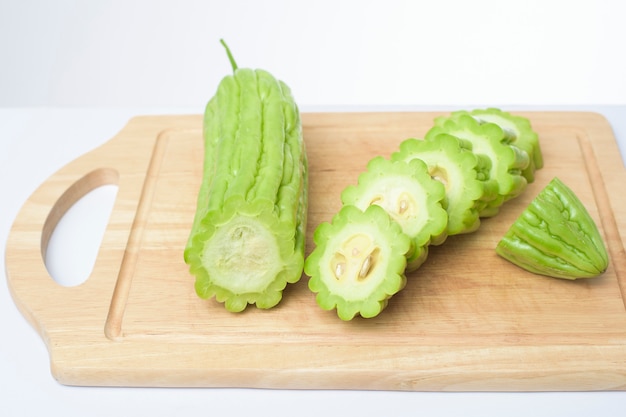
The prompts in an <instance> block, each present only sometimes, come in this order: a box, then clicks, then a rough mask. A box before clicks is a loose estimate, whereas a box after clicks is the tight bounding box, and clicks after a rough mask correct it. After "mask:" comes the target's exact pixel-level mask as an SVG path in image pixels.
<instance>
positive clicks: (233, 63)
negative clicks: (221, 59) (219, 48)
mask: <svg viewBox="0 0 626 417" xmlns="http://www.w3.org/2000/svg"><path fill="white" fill-rule="evenodd" d="M220 43H221V44H222V45H223V46H224V48H225V49H226V54H228V60H229V61H230V66H231V67H233V72H235V71H236V70H237V63H236V62H235V58H233V54H232V53H231V52H230V48H229V47H228V45H226V42H224V39H220Z"/></svg>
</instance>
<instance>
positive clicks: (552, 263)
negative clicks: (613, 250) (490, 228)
mask: <svg viewBox="0 0 626 417" xmlns="http://www.w3.org/2000/svg"><path fill="white" fill-rule="evenodd" d="M496 253H497V254H498V255H500V256H501V257H503V258H504V259H507V260H508V261H510V262H512V263H514V264H515V265H517V266H519V267H521V268H523V269H525V270H527V271H530V272H534V273H536V274H541V275H547V276H551V277H555V278H566V279H577V278H591V277H595V276H598V275H600V274H602V273H603V272H604V271H605V270H606V268H607V267H608V263H609V260H608V254H607V251H606V248H605V246H604V242H603V241H602V237H601V236H600V232H599V231H598V228H597V226H596V224H595V222H594V221H593V219H592V218H591V216H590V215H589V212H588V211H587V210H586V208H585V206H584V205H583V204H582V203H581V201H580V200H579V199H578V197H577V196H576V195H575V194H574V192H573V191H572V190H571V189H570V188H569V187H567V186H566V185H565V184H563V182H561V180H559V179H558V178H554V179H553V180H552V181H551V182H550V183H549V184H548V185H547V186H546V187H545V188H544V189H543V190H542V191H541V192H540V193H539V195H537V197H536V198H535V199H534V200H533V201H532V202H531V204H530V205H529V206H528V207H527V208H526V209H525V210H524V212H523V213H522V214H521V215H520V217H519V218H518V219H517V220H516V221H515V223H513V225H512V226H511V228H510V229H509V230H508V231H507V233H506V234H505V236H504V237H503V238H502V240H501V241H500V242H499V243H498V245H497V246H496Z"/></svg>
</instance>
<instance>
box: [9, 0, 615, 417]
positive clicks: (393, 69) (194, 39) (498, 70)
mask: <svg viewBox="0 0 626 417" xmlns="http://www.w3.org/2000/svg"><path fill="white" fill-rule="evenodd" d="M625 18H626V2H621V1H617V0H616V1H599V0H595V1H593V0H585V1H576V0H570V1H561V0H559V1H550V0H539V1H537V0H524V1H522V0H518V1H504V0H500V1H488V0H474V1H461V0H431V1H429V2H425V1H413V2H409V1H395V0H385V1H378V2H373V1H365V0H362V1H340V0H334V1H327V0H316V1H310V2H306V3H305V2H298V1H286V0H284V1H278V0H272V1H241V0H221V1H186V0H176V1H132V0H131V1H128V0H127V1H115V0H108V1H90V2H86V1H78V0H75V1H70V0H57V1H45V0H13V1H11V0H0V116H1V117H0V121H1V122H2V124H1V125H0V186H1V189H0V192H1V193H2V194H1V195H2V197H0V229H1V230H0V238H1V239H2V240H3V241H2V242H0V248H1V249H2V252H4V246H3V245H4V243H5V242H4V241H5V240H6V236H7V234H8V228H9V227H10V223H11V222H12V220H13V218H14V215H15V214H16V213H17V211H18V210H19V208H20V206H21V204H22V203H23V202H24V200H25V199H26V198H28V196H29V195H30V193H31V192H32V191H33V190H34V188H35V187H36V186H37V185H38V184H40V183H41V182H42V181H43V180H44V179H45V178H47V177H48V176H49V175H51V174H52V173H53V172H54V171H56V170H57V169H58V168H60V167H61V166H62V165H64V164H65V163H67V162H69V161H71V160H72V159H74V158H76V157H78V156H79V155H81V154H82V153H84V152H87V151H89V150H90V149H92V148H93V147H95V146H97V145H99V144H101V143H103V142H104V141H106V140H107V139H108V138H110V137H111V136H112V135H114V134H115V133H116V132H117V130H118V129H120V128H121V127H122V126H123V125H124V123H125V122H126V121H127V119H128V117H129V116H132V115H135V114H139V113H141V114H143V113H163V112H167V113H171V112H194V113H201V112H202V111H203V108H204V105H205V103H206V101H207V100H208V98H209V97H210V96H211V95H212V94H213V92H214V91H215V88H216V86H217V83H218V82H219V80H220V79H221V77H222V76H224V75H225V74H226V73H228V72H229V71H230V67H229V63H228V60H227V58H226V55H225V53H224V50H223V48H222V47H221V45H220V44H219V39H220V38H224V39H225V40H226V41H227V42H228V44H229V45H230V47H231V49H232V50H233V53H234V55H235V58H236V59H237V62H238V63H239V65H240V66H251V67H259V68H264V69H267V70H270V71H271V72H272V73H274V74H275V75H276V76H278V77H279V78H281V79H283V80H284V81H286V82H287V83H288V84H289V85H290V86H291V88H292V90H293V92H294V95H295V96H296V99H297V101H298V103H299V104H300V107H301V108H302V110H304V111H307V110H317V109H331V110H332V109H353V108H356V109H364V108H367V109H372V108H373V109H390V108H420V109H431V108H435V107H437V106H447V107H453V108H459V107H466V106H474V105H476V106H479V105H496V106H502V107H508V106H518V105H519V106H531V107H536V106H538V107H539V108H542V107H544V106H551V108H557V109H560V108H564V109H568V108H571V106H573V107H582V108H587V107H593V106H595V105H602V106H605V105H609V106H618V108H622V109H624V108H623V107H622V106H625V105H626V81H625V78H626V76H625V74H626V53H624V51H625V49H624V41H626V25H625V24H624V23H625V22H624V19H625ZM603 108H605V107H603ZM609 110H610V111H613V113H612V115H619V114H625V113H624V111H623V110H622V111H621V113H620V112H617V111H616V110H615V107H610V108H609ZM613 120H616V118H615V117H613ZM616 126H617V125H616ZM619 126H620V129H621V130H619V131H616V136H619V137H620V138H621V139H622V146H624V140H623V139H624V137H626V134H625V133H626V129H625V127H626V125H625V124H624V123H622V124H621V125H619ZM7 196H8V197H7ZM87 211H89V210H87ZM1 256H2V257H4V253H2V255H1ZM2 261H3V259H2ZM0 263H2V262H0ZM2 269H3V268H2ZM0 278H2V276H1V275H0ZM3 281H4V280H3ZM0 332H1V333H2V337H1V339H0V345H1V347H0V415H2V416H17V415H20V416H21V415H27V416H30V415H54V416H57V415H59V416H85V415H90V416H109V415H146V416H148V415H150V416H170V415H179V416H190V415H203V416H206V415H224V414H226V413H228V414H229V415H234V416H239V415H253V414H254V415H258V416H274V417H276V416H287V415H290V416H291V415H298V416H321V415H327V416H334V415H339V414H340V413H341V414H343V415H347V416H350V415H357V414H358V415H360V416H374V415H376V416H379V415H389V416H400V415H406V416H415V415H420V414H421V415H427V416H460V415H462V416H502V415H508V416H527V415H529V414H530V415H532V416H534V417H541V416H551V417H554V416H593V417H595V416H600V415H607V414H615V413H617V411H616V410H617V409H618V408H620V407H621V408H623V406H625V405H626V395H625V393H612V392H599V393H587V392H583V393H419V392H418V393H399V392H360V391H282V390H245V389H244V390H239V389H206V390H203V389H199V390H198V389H174V390H171V389H143V388H141V389H124V388H120V389H109V388H85V387H66V386H62V385H60V384H58V383H57V382H56V381H54V379H53V378H52V377H51V375H50V371H49V357H48V353H47V350H46V347H45V345H44V343H43V341H42V340H41V338H40V337H39V335H38V334H37V333H36V332H35V330H34V329H32V328H30V326H29V324H28V323H27V322H26V321H25V320H24V318H23V317H22V316H21V315H20V313H19V312H18V311H17V310H16V308H15V306H14V305H13V302H12V300H11V298H10V295H9V294H8V291H7V288H6V283H3V284H2V285H1V286H0Z"/></svg>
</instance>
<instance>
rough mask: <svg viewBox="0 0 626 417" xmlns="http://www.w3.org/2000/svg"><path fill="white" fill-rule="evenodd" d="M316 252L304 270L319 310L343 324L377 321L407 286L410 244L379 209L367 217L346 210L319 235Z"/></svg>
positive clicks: (324, 225)
mask: <svg viewBox="0 0 626 417" xmlns="http://www.w3.org/2000/svg"><path fill="white" fill-rule="evenodd" d="M313 240H314V242H315V245H316V247H315V249H314V250H313V251H312V252H311V254H310V255H309V256H308V257H307V259H306V261H305V264H304V271H305V273H306V274H307V275H308V276H310V277H311V278H310V279H309V289H310V290H311V291H313V292H314V293H316V294H317V295H316V301H317V303H318V305H319V306H320V307H321V308H323V309H325V310H332V309H335V308H336V309H337V315H338V316H339V318H340V319H342V320H351V319H353V318H354V317H355V316H356V315H360V316H362V317H365V318H371V317H375V316H377V315H378V314H380V312H381V311H382V310H383V309H384V308H385V307H386V306H387V303H388V300H389V298H391V297H392V296H393V295H394V294H396V293H397V292H398V291H400V290H402V289H403V288H404V286H405V284H406V276H405V275H404V270H405V267H406V254H407V252H408V251H409V249H410V245H411V242H410V239H409V237H408V236H407V235H405V234H404V233H403V232H402V229H401V228H400V225H399V224H398V223H396V222H395V221H394V220H392V219H391V217H390V216H389V214H387V212H386V211H385V210H384V209H383V208H382V207H380V206H378V205H371V206H368V207H367V208H366V210H365V211H362V210H360V209H358V208H357V207H355V206H352V205H344V206H342V208H341V210H339V212H338V213H337V214H335V216H334V217H333V218H332V220H331V222H330V223H328V222H325V223H321V224H320V225H319V226H318V227H317V228H316V230H315V233H314V235H313Z"/></svg>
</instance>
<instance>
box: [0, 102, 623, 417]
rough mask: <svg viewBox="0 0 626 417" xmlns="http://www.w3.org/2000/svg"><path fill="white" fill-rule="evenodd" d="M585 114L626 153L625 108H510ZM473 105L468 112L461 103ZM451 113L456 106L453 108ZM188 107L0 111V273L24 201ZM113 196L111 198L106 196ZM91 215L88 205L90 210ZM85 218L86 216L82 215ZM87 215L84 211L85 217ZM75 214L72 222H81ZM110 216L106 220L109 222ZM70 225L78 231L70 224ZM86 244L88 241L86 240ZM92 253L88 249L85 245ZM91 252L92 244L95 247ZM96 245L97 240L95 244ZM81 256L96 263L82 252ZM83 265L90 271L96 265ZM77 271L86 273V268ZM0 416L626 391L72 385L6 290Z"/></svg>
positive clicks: (357, 409)
mask: <svg viewBox="0 0 626 417" xmlns="http://www.w3.org/2000/svg"><path fill="white" fill-rule="evenodd" d="M501 107H502V108H504V109H507V110H513V111H515V110H565V111H569V110H572V111H573V110H582V111H595V112H599V113H601V114H603V115H604V116H605V117H606V118H607V119H608V120H609V122H610V123H611V125H612V127H613V130H614V133H615V136H616V138H617V140H618V142H619V146H620V149H621V153H622V156H624V154H625V153H626V106H569V107H523V108H516V107H507V106H501ZM464 108H466V107H464ZM441 109H442V108H441V107H418V108H407V107H402V108H391V107H385V108H308V109H307V108H303V109H302V110H303V111H320V110H331V111H336V110H340V111H345V110H379V111H384V110H418V111H421V110H423V111H427V110H441ZM450 109H451V110H452V109H457V108H455V107H450ZM200 112H201V110H198V109H189V108H122V109H121V108H110V109H107V108H0V191H1V195H2V197H1V203H0V252H1V253H2V257H0V265H1V267H0V270H1V271H3V272H2V274H0V275H3V277H4V271H5V267H4V265H5V264H4V262H5V259H4V252H5V246H6V239H7V236H8V233H9V229H10V226H11V223H12V221H13V219H14V218H15V216H16V214H17V213H18V211H19V209H20V207H21V205H22V204H23V203H24V201H25V200H26V199H27V198H28V197H29V195H30V194H31V193H32V192H33V191H34V189H35V188H36V187H37V186H38V185H39V184H41V183H42V181H43V180H45V179H46V178H47V177H48V176H50V175H51V174H53V173H54V172H55V171H56V170H57V169H59V168H60V167H62V166H63V165H64V164H66V163H68V162H70V161H71V160H73V159H75V158H77V157H78V156H80V155H81V154H83V153H85V152H87V151H89V150H91V149H93V148H95V147H96V146H98V145H100V144H102V143H104V142H106V141H107V140H108V139H109V138H111V137H112V136H113V135H114V134H115V133H117V132H118V131H119V130H120V129H121V128H122V127H123V126H124V124H125V123H126V121H127V120H128V119H129V118H131V117H132V116H135V115H141V114H176V113H185V114H188V113H200ZM101 198H103V199H105V200H106V198H107V197H101ZM90 210H91V209H90ZM82 213H84V212H82ZM83 215H84V214H83ZM80 216H81V215H77V216H74V219H73V220H70V222H72V221H75V222H78V223H79V222H80ZM104 218H106V217H104ZM70 227H71V226H70ZM85 238H86V239H87V240H89V238H88V237H87V236H85ZM84 246H85V249H82V250H83V251H85V252H88V251H89V249H88V246H89V245H84ZM92 246H93V245H92ZM95 247H96V248H97V242H96V246H95ZM75 256H76V258H89V256H90V255H89V254H85V253H77V254H76V255H75ZM85 262H86V265H83V266H80V267H81V268H83V271H84V270H85V269H84V268H87V269H86V270H87V271H88V270H89V266H90V265H89V262H88V261H85ZM79 269H80V268H79ZM0 334H2V342H0V415H2V416H31V415H32V416H34V415H49V416H50V415H53V416H111V415H125V416H126V415H142V416H171V415H174V413H176V415H178V416H181V417H182V416H195V415H198V416H200V415H202V416H207V415H234V416H239V415H257V416H274V417H276V416H287V415H289V416H291V415H298V416H322V415H328V416H332V415H339V413H342V414H344V415H359V416H374V415H378V416H379V415H386V416H401V415H411V416H414V415H418V414H417V413H420V414H421V415H428V416H458V415H463V416H502V415H507V416H528V415H529V413H532V414H530V415H532V416H533V417H540V416H552V417H553V416H601V415H609V414H611V415H613V414H614V413H615V410H618V409H620V408H622V409H623V407H624V406H626V392H624V393H622V392H578V393H425V392H366V391H332V390H321V391H314V390H311V391H308V390H304V391H296V390H262V389H226V388H225V389H162V388H158V389H156V388H101V387H69V386H63V385H61V384H59V383H58V382H56V381H55V380H54V378H53V377H52V376H51V373H50V369H49V356H48V351H47V349H46V346H45V345H44V343H43V341H42V339H41V338H40V336H39V335H38V334H37V333H36V332H35V330H34V329H33V328H32V327H31V326H30V325H29V323H28V322H27V321H26V320H25V319H24V317H23V316H22V315H21V314H20V313H19V311H18V310H17V308H16V307H15V304H14V303H13V300H12V298H11V296H10V294H9V292H8V288H7V285H6V279H2V284H1V285H0Z"/></svg>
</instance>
